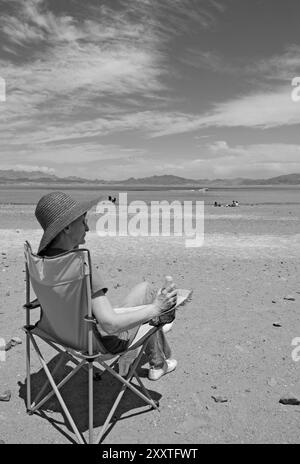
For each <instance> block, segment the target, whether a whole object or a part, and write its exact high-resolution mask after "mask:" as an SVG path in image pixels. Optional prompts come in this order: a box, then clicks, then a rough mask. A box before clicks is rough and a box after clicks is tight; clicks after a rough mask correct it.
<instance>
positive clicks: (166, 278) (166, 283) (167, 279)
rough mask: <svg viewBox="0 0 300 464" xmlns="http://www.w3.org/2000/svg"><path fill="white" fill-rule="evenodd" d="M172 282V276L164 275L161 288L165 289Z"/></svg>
mask: <svg viewBox="0 0 300 464" xmlns="http://www.w3.org/2000/svg"><path fill="white" fill-rule="evenodd" d="M172 283H173V277H172V276H166V277H165V282H164V285H163V288H162V290H166V289H167V288H168V287H170V285H172Z"/></svg>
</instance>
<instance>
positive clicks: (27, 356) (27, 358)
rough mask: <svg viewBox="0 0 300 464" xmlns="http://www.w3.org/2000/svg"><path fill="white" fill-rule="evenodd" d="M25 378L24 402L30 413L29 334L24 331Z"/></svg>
mask: <svg viewBox="0 0 300 464" xmlns="http://www.w3.org/2000/svg"><path fill="white" fill-rule="evenodd" d="M26 378H27V388H26V397H27V398H26V401H27V411H28V412H30V411H31V377H30V334H29V332H28V330H26Z"/></svg>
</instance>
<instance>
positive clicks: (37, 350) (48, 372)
mask: <svg viewBox="0 0 300 464" xmlns="http://www.w3.org/2000/svg"><path fill="white" fill-rule="evenodd" d="M31 340H32V343H33V346H34V348H35V351H36V352H37V354H38V358H39V361H40V363H41V365H42V367H43V369H44V371H45V373H46V375H47V377H48V379H49V382H50V384H51V387H52V388H53V390H54V392H55V394H56V396H57V399H58V401H59V403H60V405H61V407H62V409H63V411H64V413H65V415H66V417H67V419H68V421H69V423H70V425H71V427H72V429H73V431H74V433H75V435H76V436H77V438H78V441H79V443H80V444H84V443H85V441H84V440H83V438H82V436H81V434H80V432H79V430H78V428H77V427H76V424H75V422H74V420H73V418H72V416H71V414H70V412H69V411H68V408H67V406H66V403H65V402H64V400H63V398H62V396H61V394H60V392H59V390H58V388H57V386H56V384H55V382H54V380H53V378H52V376H51V372H50V371H49V369H48V366H47V364H46V362H45V360H44V358H43V356H42V353H41V352H40V350H39V347H38V346H37V344H36V341H35V340H34V338H33V337H32V338H31Z"/></svg>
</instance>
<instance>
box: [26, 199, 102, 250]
mask: <svg viewBox="0 0 300 464" xmlns="http://www.w3.org/2000/svg"><path fill="white" fill-rule="evenodd" d="M98 201H100V198H97V199H94V200H89V201H84V202H78V201H76V200H74V199H73V198H72V197H71V196H70V195H68V194H67V193H64V192H51V193H48V194H47V195H44V196H43V197H42V198H41V199H40V200H39V202H38V204H37V206H36V209H35V216H36V218H37V220H38V221H39V223H40V225H41V226H42V228H43V229H44V234H43V237H42V239H41V241H40V245H39V249H38V253H40V252H41V251H42V250H43V249H44V248H46V246H47V245H49V243H50V242H51V241H52V240H53V239H54V238H55V237H56V236H57V235H58V234H59V233H60V232H61V231H62V230H63V229H64V228H65V227H67V226H68V225H69V224H71V222H73V221H75V219H78V218H79V217H80V216H82V215H83V214H84V213H86V212H87V211H88V210H89V209H91V208H92V206H94V205H96V204H97V203H98Z"/></svg>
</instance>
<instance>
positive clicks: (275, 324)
mask: <svg viewBox="0 0 300 464" xmlns="http://www.w3.org/2000/svg"><path fill="white" fill-rule="evenodd" d="M273 326H274V327H282V325H281V324H279V323H278V322H274V324H273Z"/></svg>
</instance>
